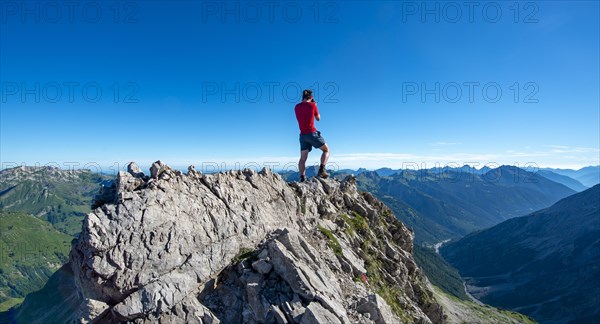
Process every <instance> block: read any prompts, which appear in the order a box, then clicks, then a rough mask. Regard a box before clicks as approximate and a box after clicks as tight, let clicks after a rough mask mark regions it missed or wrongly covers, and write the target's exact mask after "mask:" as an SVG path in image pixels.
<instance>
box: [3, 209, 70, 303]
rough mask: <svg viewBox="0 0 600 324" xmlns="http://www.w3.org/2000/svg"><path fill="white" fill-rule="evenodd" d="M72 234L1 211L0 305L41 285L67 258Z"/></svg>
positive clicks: (45, 223) (16, 300)
mask: <svg viewBox="0 0 600 324" xmlns="http://www.w3.org/2000/svg"><path fill="white" fill-rule="evenodd" d="M72 239H73V237H71V236H69V235H66V234H64V233H61V232H59V231H57V230H56V229H54V228H53V227H52V225H51V224H50V223H48V222H47V221H44V220H42V219H39V218H36V217H34V216H31V215H27V214H24V213H12V212H2V211H0V304H1V305H2V307H4V308H8V307H10V306H12V305H13V304H14V303H16V302H18V301H19V299H20V298H23V297H24V296H25V295H26V294H28V293H30V292H32V291H36V290H38V289H40V288H42V287H43V286H44V284H45V283H46V281H47V280H48V278H49V277H50V276H51V275H52V273H54V271H56V270H57V269H58V268H60V267H61V266H62V265H63V264H64V263H65V262H67V260H68V253H69V250H70V248H71V240H72Z"/></svg>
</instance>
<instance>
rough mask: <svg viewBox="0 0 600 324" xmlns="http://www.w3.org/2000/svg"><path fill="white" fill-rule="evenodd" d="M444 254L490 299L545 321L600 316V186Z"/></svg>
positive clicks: (592, 319) (477, 236)
mask: <svg viewBox="0 0 600 324" xmlns="http://www.w3.org/2000/svg"><path fill="white" fill-rule="evenodd" d="M441 252H442V254H443V255H444V257H445V258H446V259H447V260H448V261H449V262H450V263H452V264H453V265H454V266H455V267H457V268H458V269H459V270H460V272H461V275H462V276H463V277H467V278H468V282H469V284H470V285H472V286H473V287H471V289H470V290H471V293H472V294H473V295H475V296H476V297H477V298H479V299H480V300H482V301H483V302H486V303H490V304H492V305H495V306H499V307H502V308H507V309H512V310H516V311H519V312H522V313H525V314H528V315H530V316H532V317H534V318H535V319H536V320H538V321H540V322H543V323H567V322H569V323H570V322H573V323H575V322H577V323H592V322H595V321H596V322H597V320H598V319H600V185H596V186H594V187H592V188H590V189H588V190H586V191H583V192H581V193H577V194H574V195H572V196H570V197H567V198H565V199H562V200H560V201H559V202H557V203H556V204H554V205H553V206H551V207H549V208H546V209H542V210H540V211H537V212H535V213H532V214H530V215H527V216H524V217H518V218H513V219H510V220H507V221H505V222H503V223H501V224H499V225H496V226H494V227H492V228H489V229H486V230H483V231H479V232H475V233H472V234H470V235H467V236H466V237H464V238H462V239H460V240H458V241H457V242H452V243H450V244H448V245H445V246H443V247H442V249H441Z"/></svg>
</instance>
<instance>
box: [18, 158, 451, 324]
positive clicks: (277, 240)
mask: <svg viewBox="0 0 600 324" xmlns="http://www.w3.org/2000/svg"><path fill="white" fill-rule="evenodd" d="M412 244H413V233H412V231H410V230H408V229H407V228H406V226H404V224H402V223H401V222H399V221H398V220H397V219H396V217H395V216H394V215H393V214H392V213H391V212H390V211H389V209H387V207H385V205H383V204H382V203H381V202H379V201H378V200H377V199H375V198H374V197H373V196H372V195H370V194H368V193H360V192H358V190H357V188H356V180H355V178H354V177H352V176H349V177H347V178H345V179H344V180H341V181H339V180H335V179H327V180H325V179H319V178H312V179H310V180H309V181H307V182H305V183H296V182H292V183H286V182H285V181H284V180H283V179H282V178H281V176H280V175H278V174H276V173H273V172H271V171H270V170H269V169H263V170H262V171H260V172H255V171H253V170H242V171H228V172H224V173H217V174H210V175H205V174H202V173H200V172H196V171H195V170H194V168H193V167H190V168H189V169H188V173H187V174H184V173H182V172H180V171H176V170H173V169H171V168H170V167H169V166H168V165H166V164H164V163H162V162H160V161H157V162H156V163H154V164H153V165H152V167H151V172H150V176H146V175H145V174H144V173H143V172H141V170H140V169H139V168H138V167H137V166H135V164H130V165H129V167H128V172H120V173H119V174H118V177H117V179H116V181H115V182H114V184H113V185H112V186H110V187H107V188H104V189H103V192H102V194H101V195H100V196H99V198H98V199H97V208H95V209H94V210H93V212H92V213H90V214H88V215H87V216H86V217H85V220H84V223H83V229H82V232H81V235H80V237H79V239H78V240H77V241H76V242H75V243H74V244H73V247H72V250H71V253H70V262H69V264H67V265H65V267H63V270H62V271H60V273H59V274H57V275H56V276H57V277H60V278H62V279H60V280H71V281H70V282H69V283H64V282H63V283H62V285H63V286H74V287H76V289H74V290H73V291H72V292H71V295H70V296H63V298H62V300H64V301H66V302H64V304H62V305H60V307H57V305H55V304H52V300H51V299H48V298H43V291H47V292H54V291H56V289H52V287H47V288H45V289H44V290H43V291H42V292H40V293H35V294H32V295H30V296H28V299H26V300H25V302H24V303H23V305H22V306H21V307H20V308H19V310H18V314H17V315H16V317H17V318H19V317H20V318H21V319H22V320H26V319H28V318H36V319H37V320H39V319H40V318H41V319H43V318H46V319H49V318H54V319H55V320H56V319H59V320H60V321H71V320H74V321H82V320H83V321H94V320H99V321H133V320H135V321H138V320H149V321H154V320H161V321H163V320H165V321H185V322H187V321H200V322H211V321H212V322H218V321H223V322H253V321H255V322H268V321H279V320H282V321H284V322H285V321H287V322H290V323H294V322H300V321H302V322H303V323H316V322H330V323H336V322H338V323H350V322H365V323H369V322H371V321H375V322H377V323H381V322H400V321H409V322H423V323H430V322H432V321H433V322H440V321H443V311H442V309H441V306H440V305H438V304H437V303H436V302H435V301H434V298H433V292H432V290H431V286H430V285H429V283H428V281H427V279H426V278H425V277H424V275H423V274H422V272H421V271H420V269H419V268H418V267H417V266H416V264H415V262H414V260H413V258H412ZM70 273H72V275H69V274H70ZM65 278H66V279H65ZM60 280H59V279H54V280H53V279H52V278H51V280H50V281H49V285H50V284H51V283H53V282H57V281H60ZM36 294H37V295H36ZM40 300H42V301H40ZM40 304H42V305H41V306H40ZM59 310H60V311H59ZM65 310H68V311H65ZM51 316H53V317H51ZM278 319H279V320H278Z"/></svg>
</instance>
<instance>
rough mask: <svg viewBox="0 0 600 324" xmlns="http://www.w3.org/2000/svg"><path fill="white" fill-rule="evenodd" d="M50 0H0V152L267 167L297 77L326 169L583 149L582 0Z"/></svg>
mask: <svg viewBox="0 0 600 324" xmlns="http://www.w3.org/2000/svg"><path fill="white" fill-rule="evenodd" d="M15 3H16V4H18V5H17V6H14V4H15ZM53 3H54V5H53V6H45V5H44V2H36V1H28V2H20V1H18V2H2V8H1V9H0V10H1V11H0V14H1V19H2V21H1V25H0V81H1V84H2V88H1V89H0V90H1V91H2V98H1V101H0V105H1V118H0V119H1V121H0V125H1V130H0V135H1V142H0V144H1V148H0V154H1V156H0V160H1V162H2V166H3V167H7V166H12V165H13V164H14V163H17V164H22V163H26V164H36V163H40V164H46V163H49V162H57V163H59V164H62V163H64V162H78V163H80V165H84V164H86V163H98V164H100V165H102V166H107V165H111V164H113V163H119V165H120V166H123V165H124V163H126V162H128V161H137V162H139V163H140V164H142V165H147V164H148V163H150V162H152V161H154V160H157V159H162V160H164V161H166V162H167V163H169V164H172V165H176V166H185V165H187V164H192V163H193V164H196V165H201V164H202V163H203V162H204V163H205V164H206V163H212V162H216V163H219V164H222V163H226V164H227V167H234V164H233V163H234V162H240V163H242V164H244V163H247V162H250V161H254V162H257V163H258V164H263V163H265V162H276V163H280V165H284V164H285V163H288V162H294V161H295V160H296V159H297V155H298V153H299V145H298V138H297V137H298V126H297V123H296V120H295V117H294V113H293V107H294V104H295V102H296V101H297V100H298V97H297V96H298V94H297V92H298V91H299V90H300V88H314V89H315V90H316V91H317V92H318V96H317V101H318V103H319V109H320V111H321V115H322V121H321V122H318V123H317V124H316V125H317V128H318V129H319V130H321V132H322V134H323V135H324V137H325V139H326V140H327V142H328V143H329V145H330V147H331V149H332V157H331V160H330V161H331V162H332V163H336V166H337V167H340V168H346V167H349V168H357V167H367V168H377V167H384V166H389V167H394V168H398V167H402V166H406V164H407V163H411V162H416V163H426V166H427V167H433V166H435V165H434V164H435V163H436V162H437V163H440V164H441V165H444V164H446V163H449V162H454V163H458V164H463V163H467V162H469V163H473V162H477V163H479V167H481V166H483V165H484V164H486V163H498V164H515V163H518V164H520V165H523V164H525V163H529V162H531V163H536V164H537V165H539V166H552V167H570V168H579V167H583V166H586V165H597V164H600V161H599V160H600V151H599V147H600V142H599V141H600V130H599V127H600V116H599V109H600V108H599V107H600V102H599V88H600V84H599V74H600V67H599V57H600V53H599V44H600V39H599V30H600V21H599V11H600V8H599V4H598V2H597V1H537V2H520V3H519V6H518V7H515V5H514V2H512V1H510V2H491V4H490V2H475V6H474V7H472V8H469V7H467V6H465V5H464V4H463V2H454V4H458V7H456V6H449V5H447V3H446V2H441V1H440V2H435V1H434V2H427V3H424V2H408V1H387V2H386V1H382V2H375V1H348V2H326V1H321V2H318V3H316V2H312V1H307V2H278V3H276V5H272V4H273V2H260V1H259V2H251V4H250V5H248V3H247V2H235V1H234V2H218V1H217V2H210V1H209V2H206V1H205V2H200V1H138V2H125V1H123V2H119V3H118V5H116V6H115V5H114V2H113V1H109V2H77V1H76V2H75V3H76V6H73V7H67V6H66V5H65V4H64V3H63V2H53ZM7 4H8V5H7ZM36 6H39V7H36ZM236 6H237V7H236ZM498 10H500V12H498ZM423 14H424V16H423ZM236 15H237V17H236ZM436 15H437V16H436ZM36 20H37V21H36ZM236 20H238V21H236ZM436 20H437V21H436ZM436 85H439V91H438V92H437V93H438V94H439V102H436V98H435V96H436V94H435V92H436V91H435V88H436ZM486 85H487V87H486V89H487V94H483V93H482V91H483V88H484V86H486ZM36 87H37V89H36ZM236 87H237V89H236ZM224 88H226V89H229V92H226V91H223V90H224ZM425 88H426V89H429V90H432V91H430V92H427V91H425V92H424V90H425ZM498 88H499V89H500V90H501V91H502V94H501V95H497V93H496V91H497V89H498ZM117 89H118V90H119V91H118V92H117ZM517 89H519V90H518V93H517ZM71 90H72V92H73V93H72V95H71V94H70V92H71ZM97 90H100V91H101V92H102V94H101V96H97V94H96V91H97ZM284 90H285V91H284ZM457 90H459V91H461V95H460V96H459V95H458V93H457ZM470 90H472V98H470V95H469V93H470V92H471V91H470ZM257 91H260V95H258V92H257ZM59 92H60V93H59ZM432 92H433V93H432ZM36 95H39V102H36V101H38V100H37V99H38V98H36ZM422 95H424V98H422ZM423 99H424V100H423ZM92 101H96V102H92ZM115 101H116V102H115ZM490 101H495V102H490ZM515 101H517V102H516V103H515ZM317 158H318V153H316V152H313V153H312V154H311V158H310V160H309V162H316V161H317Z"/></svg>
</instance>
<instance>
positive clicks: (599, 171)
mask: <svg viewBox="0 0 600 324" xmlns="http://www.w3.org/2000/svg"><path fill="white" fill-rule="evenodd" d="M541 170H544V171H551V172H554V173H556V174H560V175H563V176H567V177H569V178H572V179H575V180H577V181H579V182H580V183H582V184H583V185H584V186H586V187H588V188H589V187H592V186H595V185H597V184H599V183H600V166H599V165H597V166H587V167H585V168H581V169H579V170H570V169H551V168H544V169H541Z"/></svg>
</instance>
